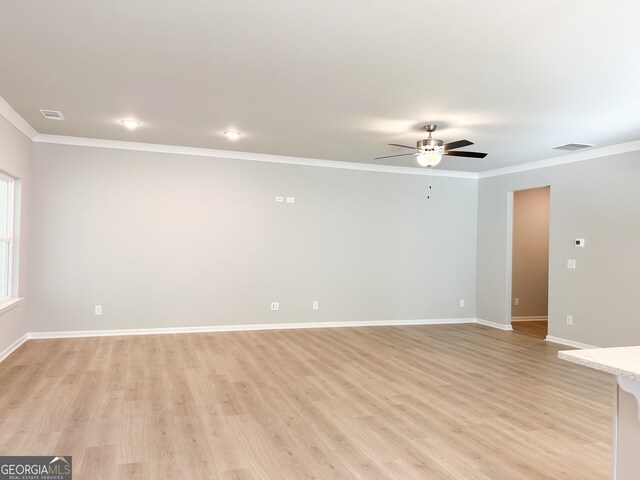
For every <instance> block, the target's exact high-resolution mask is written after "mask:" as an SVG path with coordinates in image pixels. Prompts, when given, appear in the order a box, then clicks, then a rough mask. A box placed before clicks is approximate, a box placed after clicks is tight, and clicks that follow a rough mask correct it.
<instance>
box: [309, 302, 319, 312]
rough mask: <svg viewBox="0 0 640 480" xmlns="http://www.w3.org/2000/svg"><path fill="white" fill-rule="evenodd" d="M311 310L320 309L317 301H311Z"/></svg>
mask: <svg viewBox="0 0 640 480" xmlns="http://www.w3.org/2000/svg"><path fill="white" fill-rule="evenodd" d="M311 308H313V309H314V310H318V308H320V304H319V303H318V301H317V300H314V301H313V304H312V306H311Z"/></svg>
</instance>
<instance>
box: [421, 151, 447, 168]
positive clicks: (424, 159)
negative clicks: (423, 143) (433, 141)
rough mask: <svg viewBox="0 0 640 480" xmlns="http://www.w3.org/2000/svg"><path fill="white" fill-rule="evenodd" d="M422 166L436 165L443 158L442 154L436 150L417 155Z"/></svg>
mask: <svg viewBox="0 0 640 480" xmlns="http://www.w3.org/2000/svg"><path fill="white" fill-rule="evenodd" d="M416 160H417V161H418V165H420V166H421V167H435V166H436V165H438V164H439V163H440V160H442V155H441V154H439V153H435V152H424V153H421V154H420V155H418V156H417V157H416Z"/></svg>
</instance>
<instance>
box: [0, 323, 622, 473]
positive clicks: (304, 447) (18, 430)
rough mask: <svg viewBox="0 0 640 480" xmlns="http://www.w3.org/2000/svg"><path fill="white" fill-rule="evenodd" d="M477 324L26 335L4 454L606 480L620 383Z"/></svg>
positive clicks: (0, 401)
mask: <svg viewBox="0 0 640 480" xmlns="http://www.w3.org/2000/svg"><path fill="white" fill-rule="evenodd" d="M558 349H559V348H558V346H554V345H552V344H548V343H546V342H544V341H542V340H541V339H540V338H536V337H535V336H533V335H522V334H520V333H517V332H504V331H499V330H495V329H491V328H487V327H483V326H480V325H442V326H410V327H376V328H345V329H318V330H282V331H255V332H229V333H202V334H182V335H149V336H129V337H101V338H76V339H57V340H30V341H28V342H26V343H25V344H24V345H23V346H22V347H21V348H20V349H18V350H17V351H16V352H14V353H13V354H12V355H11V356H10V357H8V358H7V359H6V360H5V361H4V362H2V363H0V385H1V386H2V388H0V455H51V454H57V455H73V461H74V468H75V469H76V470H77V471H78V472H79V478H104V479H105V480H110V479H118V480H122V479H131V480H138V479H175V478H192V479H224V480H227V479H229V480H231V479H237V480H241V479H258V480H263V479H264V480H271V479H278V480H280V479H283V480H286V479H294V480H299V479H301V478H315V479H323V480H324V479H351V478H353V479H362V480H371V479H374V480H377V479H389V480H397V479H406V480H412V479H425V478H429V479H451V478H465V479H478V480H488V479H491V480H496V479H505V480H507V479H508V480H518V479H527V480H529V479H561V478H564V479H594V480H598V479H602V480H604V479H606V478H609V476H610V467H609V466H610V462H611V459H610V457H611V447H610V444H611V414H612V413H611V394H610V392H611V387H612V384H611V379H610V378H609V376H608V375H606V374H603V373H600V372H596V371H593V370H588V369H582V368H579V367H577V366H575V365H572V364H569V363H566V362H561V361H560V360H558V358H557V351H558Z"/></svg>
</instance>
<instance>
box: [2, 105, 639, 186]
mask: <svg viewBox="0 0 640 480" xmlns="http://www.w3.org/2000/svg"><path fill="white" fill-rule="evenodd" d="M0 116H2V117H4V118H5V119H6V120H7V121H8V122H9V123H11V124H12V125H13V126H14V127H15V128H17V129H18V130H19V131H20V132H21V133H22V134H24V135H25V136H26V137H27V138H28V139H30V140H31V141H33V142H37V143H49V144H55V145H72V146H79V147H94V148H110V149H116V150H132V151H140V152H154V153H171V154H180V155H194V156H201V157H211V158H225V159H236V160H249V161H254V162H268V163H283V164H288V165H303V166H309V167H322V168H338V169H343V170H359V171H366V172H380V173H397V174H402V175H418V176H428V175H431V176H434V177H453V178H471V179H482V178H490V177H497V176H500V175H509V174H512V173H519V172H527V171H529V170H537V169H539V168H547V167H555V166H558V165H564V164H567V163H574V162H580V161H584V160H591V159H595V158H600V157H607V156H610V155H618V154H621V153H628V152H635V151H638V150H640V140H636V141H633V142H626V143H619V144H616V145H610V146H607V147H598V148H591V149H588V150H585V151H582V152H575V153H570V154H567V155H562V156H559V157H552V158H547V159H544V160H537V161H534V162H528V163H522V164H519V165H513V166H510V167H503V168H496V169H493V170H485V171H484V172H465V171H455V170H438V169H435V170H434V169H423V168H417V167H396V166H393V165H376V164H371V163H358V162H343V161H337V160H322V159H315V158H304V157H289V156H285V155H271V154H267V153H251V152H236V151H233V150H215V149H210V148H199V147H185V146H179V145H162V144H155V143H141V142H126V141H121V140H103V139H99V138H84V137H71V136H65V135H49V134H43V133H38V132H37V131H36V130H35V129H34V128H33V127H32V126H31V125H30V124H29V122H27V121H26V120H25V119H24V118H23V117H22V116H21V115H20V114H19V113H18V112H16V110H15V109H14V108H13V107H12V106H11V105H9V104H8V103H7V101H6V100H5V99H4V98H2V97H0Z"/></svg>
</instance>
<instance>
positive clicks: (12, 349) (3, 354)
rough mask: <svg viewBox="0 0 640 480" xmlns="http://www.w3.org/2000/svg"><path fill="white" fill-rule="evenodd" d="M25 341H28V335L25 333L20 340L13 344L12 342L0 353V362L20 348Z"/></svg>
mask: <svg viewBox="0 0 640 480" xmlns="http://www.w3.org/2000/svg"><path fill="white" fill-rule="evenodd" d="M27 340H29V334H28V333H25V334H24V335H22V336H21V337H20V338H18V339H17V340H16V341H15V342H13V343H12V344H11V345H9V346H8V347H7V348H5V349H4V350H3V351H2V352H1V353H0V362H2V361H3V360H5V359H6V358H7V357H8V356H9V355H11V354H12V353H13V352H15V351H16V350H17V349H18V348H20V347H21V346H22V344H23V343H24V342H26V341H27Z"/></svg>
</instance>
